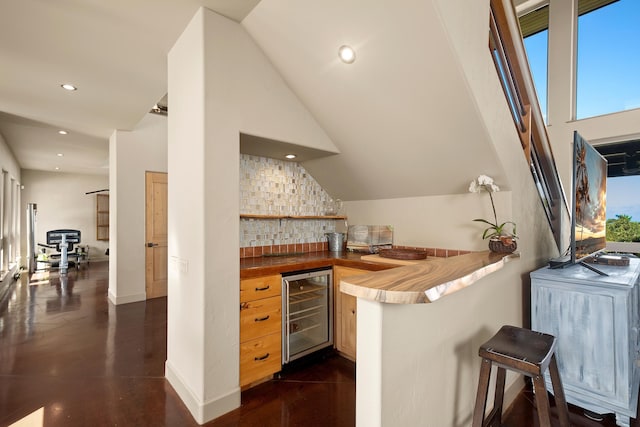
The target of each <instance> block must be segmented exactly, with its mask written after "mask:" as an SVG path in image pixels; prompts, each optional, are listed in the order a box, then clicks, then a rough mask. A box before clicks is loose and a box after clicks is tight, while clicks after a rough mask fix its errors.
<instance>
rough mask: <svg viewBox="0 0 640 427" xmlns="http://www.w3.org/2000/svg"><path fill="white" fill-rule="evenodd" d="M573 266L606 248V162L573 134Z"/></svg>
mask: <svg viewBox="0 0 640 427" xmlns="http://www.w3.org/2000/svg"><path fill="white" fill-rule="evenodd" d="M572 184H573V185H572V193H571V196H572V206H573V212H572V215H571V263H572V264H575V263H577V262H580V261H582V260H584V259H585V258H587V257H589V256H592V255H594V254H596V253H598V252H600V251H602V250H604V249H605V248H606V246H607V236H606V231H607V215H606V208H607V159H605V158H604V157H602V156H601V155H600V153H598V152H597V151H596V149H595V148H593V146H592V145H591V144H589V143H588V142H587V141H586V140H585V139H584V138H582V137H581V136H580V135H579V134H578V132H574V133H573V179H572ZM583 265H584V264H583Z"/></svg>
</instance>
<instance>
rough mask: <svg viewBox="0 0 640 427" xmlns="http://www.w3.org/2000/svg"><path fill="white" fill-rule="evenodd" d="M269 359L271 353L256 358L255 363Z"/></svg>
mask: <svg viewBox="0 0 640 427" xmlns="http://www.w3.org/2000/svg"><path fill="white" fill-rule="evenodd" d="M268 358H269V353H267V354H265V355H264V356H260V357H254V358H253V360H255V361H260V360H265V359H268Z"/></svg>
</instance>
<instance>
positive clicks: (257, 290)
mask: <svg viewBox="0 0 640 427" xmlns="http://www.w3.org/2000/svg"><path fill="white" fill-rule="evenodd" d="M270 287H271V286H270V285H267V286H265V287H264V288H256V292H259V291H268V290H269V288H270Z"/></svg>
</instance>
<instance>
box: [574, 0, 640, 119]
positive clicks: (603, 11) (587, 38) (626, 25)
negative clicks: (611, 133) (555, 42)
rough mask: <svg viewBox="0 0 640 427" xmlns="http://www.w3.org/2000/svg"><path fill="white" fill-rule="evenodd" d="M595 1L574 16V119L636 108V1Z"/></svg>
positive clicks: (639, 90)
mask: <svg viewBox="0 0 640 427" xmlns="http://www.w3.org/2000/svg"><path fill="white" fill-rule="evenodd" d="M586 3H594V1H593V0H580V2H579V7H580V6H582V5H583V4H586ZM595 3H605V4H604V5H602V4H599V5H598V8H597V9H591V11H589V12H588V13H583V14H581V15H580V16H579V17H578V54H577V90H576V92H577V93H576V119H583V118H587V117H593V116H598V115H602V114H608V113H614V112H620V111H626V110H630V109H633V108H640V80H639V79H638V77H637V76H638V72H637V70H638V68H640V26H638V24H637V23H638V22H639V21H640V1H638V0H618V1H613V2H610V1H607V2H604V1H602V2H595Z"/></svg>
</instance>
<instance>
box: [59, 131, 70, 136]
mask: <svg viewBox="0 0 640 427" xmlns="http://www.w3.org/2000/svg"><path fill="white" fill-rule="evenodd" d="M58 133H59V134H60V135H66V134H68V133H69V132H67V131H66V130H59V131H58Z"/></svg>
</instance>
